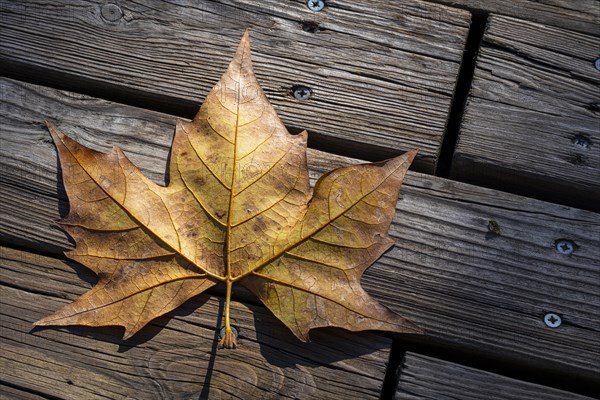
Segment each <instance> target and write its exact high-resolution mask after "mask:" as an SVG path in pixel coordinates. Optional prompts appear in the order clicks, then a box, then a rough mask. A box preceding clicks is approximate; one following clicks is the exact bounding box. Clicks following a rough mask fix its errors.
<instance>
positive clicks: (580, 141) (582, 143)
mask: <svg viewBox="0 0 600 400" xmlns="http://www.w3.org/2000/svg"><path fill="white" fill-rule="evenodd" d="M573 144H574V145H575V146H577V147H581V148H583V149H589V148H590V146H591V144H592V143H591V142H590V139H589V138H588V137H587V136H584V135H577V136H575V138H574V139H573Z"/></svg>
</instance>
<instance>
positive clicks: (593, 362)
mask: <svg viewBox="0 0 600 400" xmlns="http://www.w3.org/2000/svg"><path fill="white" fill-rule="evenodd" d="M0 21H1V26H0V40H1V48H0V62H1V68H2V78H0V91H1V94H2V97H1V103H0V111H1V112H0V124H1V125H0V131H1V143H0V154H1V160H0V163H1V164H0V165H1V168H0V181H1V182H2V190H1V192H0V214H1V219H0V240H1V242H2V243H1V244H2V247H0V249H1V251H0V259H1V270H0V319H1V325H0V326H1V331H0V346H1V349H0V352H1V353H0V398H1V399H96V398H98V399H100V398H105V399H159V398H160V399H183V398H186V399H204V398H209V399H229V398H239V399H263V398H273V399H277V398H300V399H338V398H339V399H370V398H372V399H379V398H381V399H392V398H395V399H436V400H437V399H477V400H479V399H481V400H483V399H486V400H487V399H506V400H508V399H510V400H513V399H552V400H559V399H565V400H566V399H585V398H593V397H594V396H597V395H598V393H600V214H598V212H599V211H600V206H599V204H600V115H599V107H600V106H599V104H600V67H598V66H595V64H594V63H595V62H596V60H597V59H598V58H599V57H600V48H599V47H598V42H599V36H600V29H599V24H598V23H599V22H600V5H599V4H598V2H597V1H594V0H579V1H567V0H565V1H562V0H537V1H534V0H519V1H515V2H505V1H500V0H490V1H480V0H458V1H456V0H452V1H451V0H435V1H420V0H415V1H408V0H402V1H397V2H386V1H372V0H371V1H344V0H337V1H334V0H330V1H327V6H326V7H325V8H324V9H323V10H322V11H319V12H313V11H310V10H309V9H308V8H307V7H306V1H304V0H298V1H289V2H280V1H276V0H262V1H257V0H242V1H237V2H230V1H225V0H220V1H199V2H197V1H185V0H182V1H176V2H162V1H158V0H149V1H144V2H133V1H125V0H123V1H121V0H114V1H113V0H111V1H106V2H95V1H84V0H70V1H67V0H60V1H54V2H47V1H41V0H40V1H19V2H14V1H7V0H1V1H0ZM247 27H250V29H251V32H252V44H253V60H254V65H255V69H256V72H257V76H258V79H259V81H260V82H261V84H262V85H263V87H264V89H265V91H266V93H267V96H268V97H269V99H270V100H271V101H272V102H273V104H274V106H275V108H276V110H277V112H278V113H279V114H280V116H281V117H282V119H283V120H284V122H285V123H286V125H287V126H288V127H289V129H290V130H292V131H298V130H300V129H307V130H308V131H309V134H310V143H309V144H310V146H311V147H312V148H311V149H310V150H309V164H310V169H311V178H313V179H316V178H317V177H318V176H319V175H320V174H322V173H323V172H325V171H327V170H330V169H331V168H335V167H338V166H341V165H347V164H349V163H355V162H358V159H363V160H364V159H366V160H377V159H383V158H387V157H389V156H393V155H396V154H400V153H402V152H403V151H406V150H408V149H410V148H413V147H419V148H420V149H421V150H420V155H419V158H418V159H417V160H416V162H415V165H414V171H411V172H410V173H409V175H408V177H407V180H406V183H405V185H404V186H403V189H402V193H401V198H400V200H399V202H398V206H397V215H396V218H395V220H394V223H393V225H392V228H391V234H392V235H393V236H394V238H395V239H396V241H397V245H396V246H395V247H394V248H393V249H392V250H390V251H389V252H388V253H386V254H385V255H384V256H383V257H382V258H381V259H380V260H379V261H378V262H376V263H375V264H374V265H373V266H372V267H371V268H370V269H369V270H368V271H367V273H366V274H365V276H364V278H363V284H364V286H365V288H366V289H367V290H368V291H369V292H370V293H372V294H373V295H374V296H375V297H377V298H378V299H379V300H380V301H381V302H382V303H384V304H386V305H387V306H389V307H390V308H392V309H394V310H396V311H398V312H400V313H401V314H403V315H405V316H407V317H409V318H411V319H412V320H414V321H416V322H417V323H419V324H420V325H421V326H423V327H424V328H425V329H426V330H427V335H425V336H423V337H419V338H411V339H410V340H408V339H407V338H405V337H402V336H393V335H384V334H381V333H375V332H363V333H348V332H346V331H343V330H329V329H325V330H317V331H313V332H312V334H311V337H312V342H311V343H310V344H303V343H301V342H299V341H298V340H296V339H295V338H294V337H293V336H292V334H291V333H289V331H288V330H287V329H286V328H285V327H284V326H283V325H282V324H281V323H279V322H278V321H277V320H276V319H275V318H274V317H273V316H272V315H271V314H270V313H269V312H268V311H267V310H266V309H265V308H264V307H262V306H261V305H260V304H259V303H258V301H257V300H256V299H254V298H253V297H252V296H251V295H250V294H249V293H247V292H245V291H243V290H238V291H237V292H236V293H235V296H234V297H235V299H236V302H235V304H234V305H233V310H232V316H233V318H234V321H235V325H236V326H238V327H240V337H239V339H238V342H239V349H237V350H235V351H222V350H220V351H217V350H216V345H215V340H214V338H215V335H216V329H217V328H218V327H220V325H221V322H220V321H219V320H218V318H217V315H218V312H217V311H218V310H219V308H221V307H222V306H223V305H222V295H223V291H222V290H221V289H219V288H217V289H215V290H213V291H211V292H210V293H208V294H206V295H203V296H200V297H198V298H195V299H194V300H193V301H190V302H189V303H186V305H185V306H183V307H182V308H180V309H178V310H176V311H175V312H172V313H170V314H168V316H166V317H161V318H158V319H156V320H155V321H154V322H153V323H152V324H151V325H150V326H148V327H146V328H144V329H143V330H142V331H141V332H140V333H139V334H137V335H136V336H134V337H133V338H132V339H130V340H127V341H123V340H120V339H119V337H120V335H121V331H120V330H119V329H116V328H115V329H105V328H83V327H68V328H50V329H33V327H32V325H31V324H32V322H34V321H36V320H38V319H39V318H41V317H42V316H45V315H47V314H49V313H50V312H52V311H54V310H56V309H58V308H59V307H60V306H61V305H63V304H65V303H67V302H69V301H71V300H73V299H74V298H76V297H77V296H78V295H80V294H81V293H83V292H84V291H86V290H87V289H88V288H89V287H90V286H91V285H92V284H93V282H94V281H95V277H94V276H93V274H92V273H90V272H89V271H88V270H86V269H85V268H84V267H82V266H80V265H78V264H76V263H74V262H71V261H68V260H67V259H66V258H65V257H64V255H63V251H65V250H68V249H70V248H72V246H73V243H72V242H71V241H70V239H69V238H68V237H67V236H66V235H65V234H64V233H63V232H62V231H61V230H59V229H57V228H56V227H55V226H54V221H55V220H56V219H58V218H59V217H60V216H61V215H64V214H65V212H66V210H67V209H68V202H67V200H66V197H65V194H64V189H63V187H62V183H61V179H60V176H59V174H58V171H57V167H58V164H57V156H56V152H55V149H54V146H53V144H52V142H51V140H50V136H49V134H48V132H47V129H46V128H45V125H44V123H43V121H44V119H51V120H53V121H55V122H56V123H57V125H58V126H59V127H60V128H62V129H63V130H64V131H66V132H68V133H69V134H71V135H73V136H74V137H76V138H77V139H78V140H79V141H81V142H83V143H85V144H87V145H88V146H90V147H92V148H96V149H99V150H109V149H110V148H111V147H112V146H113V145H118V146H120V147H121V148H123V150H124V151H125V152H126V153H127V154H128V155H130V157H131V159H132V161H133V162H135V163H136V164H137V165H138V166H140V168H141V169H142V170H143V171H144V172H145V173H146V174H147V175H148V176H149V177H151V179H154V180H155V181H157V182H161V181H162V180H163V179H164V171H165V167H166V162H167V154H168V148H169V146H170V142H171V138H172V133H173V130H174V124H175V116H176V115H177V116H182V117H190V116H192V115H193V114H194V112H195V111H196V110H197V108H198V107H199V104H200V102H201V100H202V99H203V98H204V96H205V95H206V93H207V92H208V90H209V89H210V88H211V87H212V85H213V84H214V83H215V82H216V81H217V79H218V78H219V76H220V74H221V73H222V71H223V70H224V68H225V67H226V65H227V63H228V62H229V59H230V57H231V55H232V54H233V51H234V49H235V46H236V44H237V41H238V40H239V37H240V36H241V34H242V32H243V31H244V29H246V28H247ZM294 85H304V86H308V87H310V88H311V89H312V90H313V95H312V97H311V98H310V99H308V100H304V101H299V100H296V99H295V98H294V97H293V96H291V95H290V88H292V87H293V86H294ZM561 242H562V247H561V246H559V245H560V244H561ZM569 245H572V252H568V251H567V253H568V254H563V253H565V251H564V249H567V248H568V247H569ZM559 250H560V251H559ZM550 312H554V313H556V314H558V315H559V316H561V318H562V324H561V325H560V326H559V327H557V328H550V327H548V326H547V325H546V324H545V323H544V316H545V315H546V314H548V313H550Z"/></svg>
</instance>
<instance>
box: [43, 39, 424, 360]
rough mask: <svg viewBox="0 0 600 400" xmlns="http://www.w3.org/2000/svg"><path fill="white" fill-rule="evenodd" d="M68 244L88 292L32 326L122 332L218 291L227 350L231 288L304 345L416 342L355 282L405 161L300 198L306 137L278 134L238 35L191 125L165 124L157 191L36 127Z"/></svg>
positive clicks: (387, 217)
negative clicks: (85, 272) (340, 333)
mask: <svg viewBox="0 0 600 400" xmlns="http://www.w3.org/2000/svg"><path fill="white" fill-rule="evenodd" d="M48 126H49V129H50V133H51V134H52V137H53V139H54V142H55V144H56V147H57V149H58V154H59V157H60V162H61V166H62V170H63V181H64V185H65V188H66V191H67V194H68V197H69V201H70V211H69V214H68V216H67V217H66V218H64V219H63V220H61V221H60V224H61V225H62V227H64V229H65V230H66V231H67V232H68V233H69V235H71V236H72V237H73V238H74V239H75V241H76V244H77V246H76V248H75V249H74V250H72V251H70V252H68V253H67V255H68V256H69V258H72V259H73V260H75V261H78V262H80V263H82V264H84V265H86V266H87V267H89V268H91V269H92V270H93V271H94V272H95V273H96V274H98V277H99V281H98V283H97V284H96V285H95V286H94V287H93V288H92V289H91V290H90V291H88V292H87V293H85V294H84V295H82V296H81V297H79V298H78V299H77V300H75V301H74V302H73V303H71V304H69V305H67V306H66V307H64V308H63V309H61V310H59V311H58V312H56V313H54V314H53V315H50V316H48V317H46V318H44V319H42V320H40V321H38V322H36V325H69V324H76V325H90V326H101V325H120V326H124V327H125V337H126V338H128V337H130V336H132V335H133V334H134V333H135V332H137V331H138V330H139V329H141V328H142V327H143V326H144V325H145V324H147V323H148V322H149V321H150V320H152V319H153V318H156V317H158V316H160V315H162V314H165V313H167V312H169V311H171V310H173V309H175V308H176V307H178V306H179V305H180V304H182V303H183V302H185V301H186V300H187V299H189V298H191V297H192V296H195V295H197V294H199V293H202V292H203V291H205V290H206V289H208V288H209V287H211V286H213V285H215V284H216V283H218V282H224V283H225V285H226V303H225V311H224V313H225V335H224V337H223V338H222V339H221V342H220V343H219V345H220V347H226V348H234V347H235V346H236V341H235V336H234V334H233V333H232V330H231V325H230V316H229V303H230V298H231V287H232V285H233V284H235V283H238V282H239V283H240V284H242V285H244V286H245V287H247V288H248V289H250V290H251V291H252V292H253V293H254V294H256V296H258V298H259V299H260V300H262V302H263V303H264V304H265V305H266V306H267V307H268V308H269V309H270V310H271V311H272V312H273V313H274V314H275V315H276V316H277V317H278V318H279V319H280V320H281V321H283V323H284V324H285V325H287V326H288V328H290V329H291V330H292V332H293V333H294V334H295V335H296V336H297V337H298V338H299V339H300V340H302V341H307V340H308V331H309V330H310V329H312V328H317V327H325V326H337V327H342V328H345V329H348V330H353V331H358V330H367V329H378V330H388V331H395V332H407V333H421V332H422V331H421V329H420V328H418V327H417V326H416V325H414V324H413V323H412V322H410V321H408V320H406V319H404V318H402V317H400V316H398V315H396V314H394V313H393V312H391V311H390V310H388V309H387V308H386V307H384V306H382V305H381V304H379V303H378V302H377V301H376V300H374V299H373V298H372V297H371V296H370V295H368V294H367V293H366V292H365V291H364V290H363V289H362V287H361V286H360V278H361V275H362V273H363V272H364V271H365V269H366V268H368V267H369V265H371V264H372V263H373V262H374V261H375V260H377V258H379V257H380V256H381V254H383V252H385V251H386V250H387V249H388V248H389V247H390V246H392V245H393V243H394V242H393V240H392V239H391V238H390V237H389V236H388V235H387V231H388V229H389V226H390V223H391V220H392V217H393V216H394V213H395V204H396V201H397V198H398V192H399V190H400V185H401V183H402V180H403V178H404V175H405V173H406V171H407V169H408V166H409V165H410V162H411V161H412V159H413V157H414V155H415V153H416V151H411V152H408V153H406V154H404V155H402V156H400V157H397V158H394V159H391V160H388V161H385V162H381V163H374V164H364V165H354V166H350V167H346V168H340V169H337V170H335V171H332V172H330V173H328V174H326V175H324V176H322V177H321V179H319V181H318V182H317V184H316V186H315V188H314V194H313V196H312V199H311V195H310V189H309V182H308V168H307V164H306V139H307V133H306V132H303V133H301V134H299V135H296V136H294V135H290V134H289V133H288V132H287V130H286V129H285V127H284V125H283V124H282V122H281V121H280V120H279V118H278V117H277V115H276V114H275V110H274V109H273V108H272V106H271V105H270V104H269V102H268V100H267V98H266V96H265V95H264V93H263V91H262V89H261V88H260V86H259V84H258V82H257V80H256V78H255V76H254V73H253V71H252V64H251V61H250V42H249V35H248V32H246V34H245V35H244V37H243V38H242V41H241V43H240V46H239V48H238V50H237V52H236V54H235V57H234V58H233V61H232V62H231V64H230V65H229V68H228V69H227V71H226V72H225V74H224V75H223V77H222V78H221V80H220V81H219V82H218V83H217V85H216V86H215V87H214V88H213V89H212V91H211V92H210V93H209V94H208V96H207V98H206V101H205V102H204V103H203V104H202V107H201V108H200V111H199V112H198V114H197V115H196V116H195V117H194V119H193V120H192V121H191V122H187V121H182V120H179V121H177V128H176V132H175V138H174V140H173V146H172V149H171V158H170V166H169V168H170V169H169V177H170V182H169V184H168V186H166V187H165V186H160V185H157V184H155V183H153V182H152V181H150V180H149V179H148V178H146V177H145V176H144V175H142V173H141V172H140V171H139V169H138V168H136V167H135V166H134V165H133V164H132V163H131V162H130V161H129V160H128V159H127V157H125V155H124V154H123V152H122V151H121V150H120V149H118V148H114V149H113V151H112V152H111V153H110V154H103V153H99V152H96V151H93V150H90V149H88V148H86V147H84V146H82V145H80V144H79V143H77V142H75V141H74V140H72V139H70V138H69V137H67V136H65V135H64V134H63V133H61V132H60V131H59V130H58V129H57V128H56V127H55V126H54V125H52V124H50V123H49V124H48Z"/></svg>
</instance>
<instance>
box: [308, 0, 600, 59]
mask: <svg viewBox="0 0 600 400" xmlns="http://www.w3.org/2000/svg"><path fill="white" fill-rule="evenodd" d="M309 3H310V1H309ZM594 67H596V69H597V70H598V71H600V57H598V58H596V61H594Z"/></svg>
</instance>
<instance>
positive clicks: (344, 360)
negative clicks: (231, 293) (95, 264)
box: [0, 248, 391, 400]
mask: <svg viewBox="0 0 600 400" xmlns="http://www.w3.org/2000/svg"><path fill="white" fill-rule="evenodd" d="M0 253H1V258H0V260H1V264H2V269H1V273H0V281H1V284H0V302H1V312H0V314H1V315H0V320H1V331H0V341H1V342H2V352H1V353H0V373H1V374H2V380H3V381H4V382H7V383H8V384H9V385H11V386H13V387H20V388H23V389H25V390H33V391H35V392H37V393H40V394H43V395H44V396H55V397H56V398H61V399H99V398H110V399H165V398H168V399H174V398H192V399H198V398H210V399H225V398H226V399H244V400H246V399H281V398H285V399H287V398H294V399H315V398H317V399H347V398H355V397H358V398H370V399H378V398H379V395H380V390H381V385H382V380H383V377H384V375H385V367H386V362H387V360H388V353H389V345H390V342H391V341H390V340H389V339H386V338H384V337H383V336H381V335H376V334H372V333H359V334H352V333H349V332H345V331H341V330H327V331H319V332H315V333H314V334H313V335H312V339H313V342H311V343H309V344H304V343H301V342H300V341H298V340H297V339H296V338H294V336H293V335H292V334H291V333H290V332H288V331H287V329H286V328H285V327H284V326H283V324H281V323H280V322H278V321H277V320H276V319H275V318H274V317H273V316H272V315H271V314H270V313H268V311H267V310H266V309H264V308H263V307H258V306H246V305H243V304H240V303H237V302H233V304H232V311H231V312H232V317H233V318H234V320H233V322H232V323H233V324H234V325H235V326H237V327H238V328H239V332H240V336H239V338H238V344H239V348H238V349H236V350H233V351H223V350H220V351H216V342H215V330H216V327H217V326H220V324H221V322H220V321H219V318H218V317H217V315H218V313H219V309H220V308H222V306H223V305H222V304H221V300H219V299H218V298H214V297H208V296H199V297H196V298H195V299H193V300H191V301H190V302H188V303H186V305H184V306H182V308H181V309H179V310H178V311H175V312H174V313H171V314H169V317H161V318H159V319H157V320H155V321H154V322H153V323H152V324H151V326H149V327H146V328H144V330H143V331H142V332H140V333H139V334H137V335H136V336H135V337H134V338H132V339H131V340H128V341H122V340H120V339H119V336H120V335H121V334H122V330H120V329H118V328H96V329H94V328H84V327H71V328H68V329H65V328H61V329H54V328H51V329H42V330H40V329H32V328H33V327H32V325H31V324H32V323H33V322H34V321H36V320H38V319H39V318H41V317H44V316H45V315H48V314H49V313H51V312H53V311H55V310H57V309H58V308H60V307H61V306H63V305H64V304H66V303H67V302H69V301H70V300H73V299H75V297H77V296H78V295H80V294H82V293H83V292H84V291H86V290H87V289H89V287H90V283H88V282H89V281H90V280H93V274H91V273H89V272H87V271H86V270H85V268H82V267H79V266H76V265H74V264H72V263H68V262H65V261H62V260H57V259H54V258H50V257H45V256H40V255H36V254H32V253H27V252H23V251H17V250H12V249H7V248H1V252H0ZM82 277H83V278H84V279H83V280H82V279H81V278H82Z"/></svg>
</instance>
